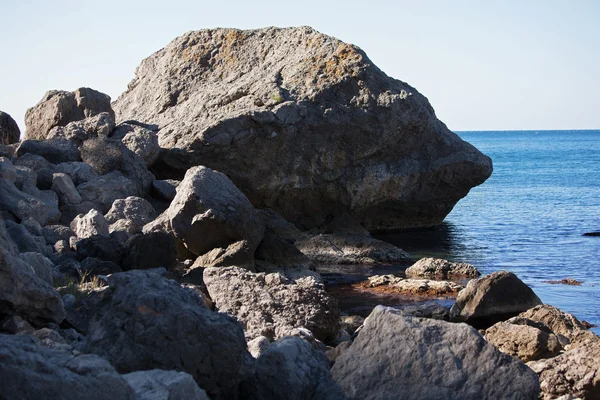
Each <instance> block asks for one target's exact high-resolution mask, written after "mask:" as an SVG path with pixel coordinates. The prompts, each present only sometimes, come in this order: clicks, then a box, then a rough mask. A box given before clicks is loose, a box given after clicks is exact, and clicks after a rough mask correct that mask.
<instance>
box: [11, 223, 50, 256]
mask: <svg viewBox="0 0 600 400" xmlns="http://www.w3.org/2000/svg"><path fill="white" fill-rule="evenodd" d="M6 228H7V232H8V234H9V235H10V238H11V239H12V241H13V242H14V243H15V244H16V245H17V248H18V249H19V253H27V252H36V253H42V254H43V255H45V256H48V257H49V256H51V255H52V249H51V248H50V247H49V246H47V245H46V241H45V240H44V238H43V237H41V236H36V235H32V234H31V232H30V231H29V230H28V229H27V228H26V227H25V225H23V224H16V223H14V222H10V221H7V222H6Z"/></svg>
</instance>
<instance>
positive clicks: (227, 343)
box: [84, 270, 252, 399]
mask: <svg viewBox="0 0 600 400" xmlns="http://www.w3.org/2000/svg"><path fill="white" fill-rule="evenodd" d="M163 271H164V270H163ZM108 290H109V291H110V293H109V295H107V296H105V297H104V300H103V301H104V302H106V304H105V307H106V308H105V311H104V312H103V313H101V315H97V317H96V319H95V320H94V321H93V322H92V323H91V324H90V327H89V333H88V340H87V343H86V346H85V349H84V350H85V351H86V352H90V353H95V354H98V355H100V356H102V357H104V358H107V359H108V360H109V361H110V362H111V364H112V365H114V366H115V368H116V369H117V371H119V372H121V373H129V372H134V371H138V370H148V369H166V370H176V371H183V372H187V373H189V374H190V375H192V376H193V377H194V379H195V380H196V382H197V383H198V385H199V386H200V387H201V388H203V389H204V390H206V391H207V393H208V394H209V396H210V397H211V398H213V399H235V398H236V397H237V393H238V385H239V383H240V382H241V381H242V380H244V379H245V378H246V376H247V375H248V374H249V372H250V368H251V362H252V356H251V355H250V354H249V353H248V351H247V350H246V342H245V340H244V333H243V331H242V328H241V327H240V326H239V324H237V323H236V322H235V321H234V320H233V319H232V318H230V317H227V316H226V315H224V314H220V313H216V312H213V311H210V310H209V309H207V308H205V307H204V305H203V301H202V298H201V297H200V296H198V295H197V294H195V293H194V292H193V291H191V290H188V289H184V288H182V287H181V286H180V285H179V284H178V283H176V282H175V281H172V280H168V279H166V278H164V277H163V276H161V273H160V270H158V271H157V270H143V271H142V270H135V271H129V272H122V273H118V274H113V275H110V276H109V277H108Z"/></svg>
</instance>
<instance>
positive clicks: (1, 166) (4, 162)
mask: <svg viewBox="0 0 600 400" xmlns="http://www.w3.org/2000/svg"><path fill="white" fill-rule="evenodd" d="M0 178H3V179H6V180H8V181H10V182H12V183H15V182H16V181H17V169H16V168H15V166H14V165H13V163H12V162H10V160H9V159H8V158H6V157H0Z"/></svg>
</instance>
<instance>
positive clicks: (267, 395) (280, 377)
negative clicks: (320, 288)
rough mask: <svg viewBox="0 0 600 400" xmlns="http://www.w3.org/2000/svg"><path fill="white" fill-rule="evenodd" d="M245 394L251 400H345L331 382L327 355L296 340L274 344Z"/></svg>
mask: <svg viewBox="0 0 600 400" xmlns="http://www.w3.org/2000/svg"><path fill="white" fill-rule="evenodd" d="M242 394H243V396H245V397H246V398H249V399H290V400H294V399H297V400H305V399H306V400H309V399H311V400H312V399H322V400H325V399H340V400H341V399H345V397H344V395H343V393H342V392H341V390H340V388H339V387H338V386H337V385H336V384H335V382H333V380H332V379H331V373H330V372H329V363H328V360H327V358H326V357H325V355H324V354H323V353H322V352H320V351H317V350H314V349H313V348H312V347H311V346H310V344H309V343H308V342H306V341H305V340H303V339H300V338H296V337H284V338H281V339H279V340H277V341H275V342H273V343H271V345H270V346H269V347H268V348H267V349H266V351H265V352H264V354H263V355H262V356H261V357H259V358H258V360H257V362H256V370H255V372H254V374H253V375H252V376H251V377H250V378H249V379H248V380H247V381H245V382H244V384H243V387H242Z"/></svg>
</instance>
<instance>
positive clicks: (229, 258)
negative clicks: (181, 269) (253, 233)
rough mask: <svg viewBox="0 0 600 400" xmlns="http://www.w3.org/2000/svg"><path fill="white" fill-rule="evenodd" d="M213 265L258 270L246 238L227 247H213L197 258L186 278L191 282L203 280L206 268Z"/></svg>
mask: <svg viewBox="0 0 600 400" xmlns="http://www.w3.org/2000/svg"><path fill="white" fill-rule="evenodd" d="M213 267H239V268H244V269H247V270H249V271H252V272H256V268H255V266H254V253H253V252H252V249H251V247H250V245H249V244H248V242H247V241H245V240H240V241H239V242H235V243H232V244H230V245H229V246H227V248H225V249H222V248H216V249H212V250H211V251H209V252H208V253H205V254H203V255H201V256H199V257H198V258H196V261H194V264H192V266H191V267H190V268H189V269H188V270H187V271H186V274H185V276H184V278H185V279H186V280H187V281H189V282H196V281H202V274H203V271H204V269H205V268H213Z"/></svg>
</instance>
